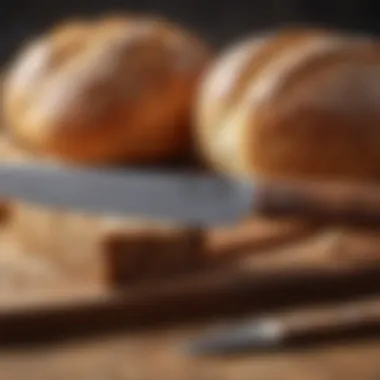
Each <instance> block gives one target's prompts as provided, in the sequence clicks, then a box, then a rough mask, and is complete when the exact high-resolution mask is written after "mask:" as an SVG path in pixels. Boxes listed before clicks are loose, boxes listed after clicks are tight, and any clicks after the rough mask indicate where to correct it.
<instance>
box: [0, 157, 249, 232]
mask: <svg viewBox="0 0 380 380" xmlns="http://www.w3.org/2000/svg"><path fill="white" fill-rule="evenodd" d="M0 198H2V199H9V198H10V199H16V200H22V201H26V202H31V203H33V204H37V205H44V206H50V207H53V208H58V209H73V210H76V211H85V212H88V213H100V214H109V215H120V216H125V215H130V216H137V217H147V218H153V219H155V218H158V219H168V220H170V221H174V222H180V223H186V224H190V225H191V224H196V225H208V224H224V223H232V222H234V221H236V220H238V219H239V218H241V217H242V216H244V215H246V214H247V213H249V211H250V210H251V209H252V207H253V200H254V198H255V197H254V187H253V186H252V185H251V184H250V183H248V182H243V181H235V180H232V179H229V178H224V177H218V176H209V175H201V174H192V173H173V172H165V171H147V172H146V171H138V170H126V169H123V170H118V169H112V170H111V169H108V168H107V169H97V168H72V167H70V168H69V167H63V166H55V165H52V164H49V165H48V164H40V163H37V164H27V165H25V164H23V165H18V164H6V163H2V164H0Z"/></svg>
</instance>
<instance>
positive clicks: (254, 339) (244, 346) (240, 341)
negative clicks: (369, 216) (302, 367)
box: [183, 319, 284, 356]
mask: <svg viewBox="0 0 380 380" xmlns="http://www.w3.org/2000/svg"><path fill="white" fill-rule="evenodd" d="M283 334H284V332H283V330H282V328H281V325H280V324H279V323H277V321H275V320H272V319H267V320H265V319H264V320H258V321H253V322H249V321H248V322H246V323H244V322H241V323H237V324H235V325H233V326H225V327H223V328H219V329H217V330H215V331H212V332H210V333H208V334H204V335H202V336H201V337H199V338H196V339H194V340H192V341H190V342H188V343H187V344H186V345H185V346H184V347H183V350H184V352H185V353H187V354H190V355H195V356H204V355H228V354H236V353H243V352H244V351H249V350H258V349H267V348H271V347H275V346H277V345H279V344H281V341H282V339H283V337H284V335H283Z"/></svg>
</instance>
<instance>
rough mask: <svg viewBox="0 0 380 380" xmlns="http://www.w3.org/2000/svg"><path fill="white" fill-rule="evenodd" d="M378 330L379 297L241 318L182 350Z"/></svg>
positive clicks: (209, 350) (233, 350) (237, 349)
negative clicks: (281, 313)
mask: <svg viewBox="0 0 380 380" xmlns="http://www.w3.org/2000/svg"><path fill="white" fill-rule="evenodd" d="M379 331H380V300H379V299H373V300H365V301H353V302H347V303H345V304H341V305H336V306H330V307H324V308H321V309H317V310H306V311H305V310H301V311H295V312H293V313H291V314H290V315H279V316H273V317H268V318H263V319H258V320H251V321H246V322H243V321H242V322H240V323H235V324H234V325H230V326H225V327H224V328H219V329H217V330H216V331H212V332H210V333H205V334H204V335H202V336H200V337H199V338H196V339H194V340H192V341H190V342H188V343H187V344H186V345H185V347H184V349H185V352H186V353H187V354H190V355H194V356H209V355H211V356H214V355H228V354H240V353H243V352H244V351H249V350H264V349H272V348H279V347H282V346H284V345H287V344H291V343H295V342H297V343H301V342H308V341H313V339H317V340H318V339H321V338H322V339H324V338H328V337H331V336H340V335H346V334H349V335H350V334H352V335H355V334H356V333H367V332H370V333H371V336H373V337H374V336H375V334H376V332H377V334H378V332H379ZM376 336H378V335H376Z"/></svg>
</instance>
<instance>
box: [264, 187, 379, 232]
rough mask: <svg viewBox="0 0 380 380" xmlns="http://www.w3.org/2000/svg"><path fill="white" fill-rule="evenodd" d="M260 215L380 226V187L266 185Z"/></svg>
mask: <svg viewBox="0 0 380 380" xmlns="http://www.w3.org/2000/svg"><path fill="white" fill-rule="evenodd" d="M257 211H258V212H259V213H261V214H265V215H269V216H284V215H291V216H299V217H312V218H315V219H321V220H322V221H325V222H326V221H332V222H348V223H354V224H356V223H357V224H368V225H377V224H379V225H380V186H376V185H359V184H343V183H300V182H294V183H285V182H273V183H266V184H264V185H262V186H261V187H260V189H259V190H258V201H257Z"/></svg>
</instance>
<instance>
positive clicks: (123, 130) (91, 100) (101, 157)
mask: <svg viewBox="0 0 380 380" xmlns="http://www.w3.org/2000/svg"><path fill="white" fill-rule="evenodd" d="M208 57H209V52H208V49H207V48H206V46H205V45H204V44H203V42H201V41H200V40H198V39H197V38H196V37H195V36H193V35H192V34H191V33H190V32H187V31H186V30H184V29H181V28H180V27H178V26H176V25H174V24H171V23H170V22H169V21H165V20H159V19H155V18H148V17H143V16H141V17H140V16H134V17H132V16H131V17H127V16H126V17H103V18H100V19H95V20H87V21H86V20H83V21H82V20H79V21H77V22H76V21H75V22H74V21H73V22H65V23H64V24H63V25H61V26H58V27H56V28H54V29H53V30H51V31H50V32H48V33H46V34H45V35H42V36H41V37H40V38H37V39H35V40H33V41H32V42H30V43H29V44H27V45H26V47H24V48H23V49H22V50H21V52H20V54H19V55H18V56H17V57H16V58H15V60H14V61H13V62H12V63H11V65H10V69H9V71H8V73H7V75H6V79H5V85H4V112H5V118H6V122H7V124H8V127H9V128H8V129H9V132H10V134H11V136H13V137H14V138H15V140H16V141H18V142H19V143H20V144H22V145H23V146H24V147H26V148H28V149H30V150H31V151H34V152H37V153H39V154H41V155H46V156H51V157H55V158H58V159H61V160H64V161H67V162H74V163H85V164H99V163H100V164H108V163H119V162H126V163H145V162H152V161H155V160H166V159H171V158H173V157H175V156H177V155H179V154H182V153H183V152H184V151H185V150H186V149H187V148H188V146H189V141H190V140H189V134H190V129H189V116H190V108H191V106H192V102H193V96H194V90H195V87H196V85H197V80H198V78H199V75H200V74H201V72H202V71H203V69H204V67H205V65H206V64H207V62H208Z"/></svg>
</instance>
